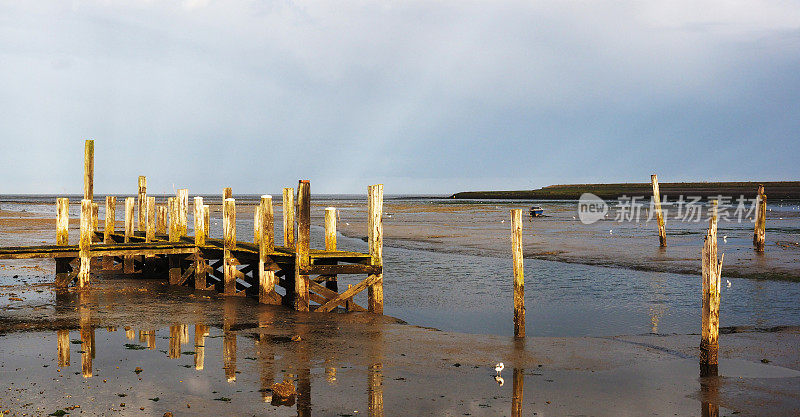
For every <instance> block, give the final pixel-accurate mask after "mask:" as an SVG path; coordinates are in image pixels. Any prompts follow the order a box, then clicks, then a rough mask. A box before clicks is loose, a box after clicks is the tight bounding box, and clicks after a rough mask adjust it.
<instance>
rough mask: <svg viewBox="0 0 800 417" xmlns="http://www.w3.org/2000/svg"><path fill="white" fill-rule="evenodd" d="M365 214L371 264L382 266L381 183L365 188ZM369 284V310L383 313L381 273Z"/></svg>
mask: <svg viewBox="0 0 800 417" xmlns="http://www.w3.org/2000/svg"><path fill="white" fill-rule="evenodd" d="M367 195H368V199H367V202H368V204H367V215H368V216H369V221H368V227H369V233H368V237H369V239H368V243H369V254H370V258H371V262H370V263H371V264H372V266H381V267H382V266H383V184H375V185H371V186H369V188H368V189H367ZM375 276H377V278H376V279H375V281H374V282H373V283H372V284H371V285H370V286H369V291H368V297H367V298H368V300H369V303H368V304H369V311H371V312H373V313H376V314H383V273H380V274H376V275H375Z"/></svg>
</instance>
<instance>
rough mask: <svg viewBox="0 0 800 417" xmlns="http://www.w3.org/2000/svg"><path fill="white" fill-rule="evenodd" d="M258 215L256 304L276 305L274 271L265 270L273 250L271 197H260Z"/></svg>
mask: <svg viewBox="0 0 800 417" xmlns="http://www.w3.org/2000/svg"><path fill="white" fill-rule="evenodd" d="M257 212H258V214H259V220H258V222H259V229H260V230H259V232H258V235H259V241H258V302H259V303H262V304H278V303H279V302H280V299H279V298H278V297H277V295H278V294H277V293H275V283H276V282H277V279H276V277H275V271H273V270H271V269H270V270H266V269H265V268H266V266H267V262H270V259H269V254H270V253H272V252H273V251H274V250H275V226H274V222H275V220H274V213H273V209H272V196H271V195H262V196H261V203H260V205H259V208H258V210H257Z"/></svg>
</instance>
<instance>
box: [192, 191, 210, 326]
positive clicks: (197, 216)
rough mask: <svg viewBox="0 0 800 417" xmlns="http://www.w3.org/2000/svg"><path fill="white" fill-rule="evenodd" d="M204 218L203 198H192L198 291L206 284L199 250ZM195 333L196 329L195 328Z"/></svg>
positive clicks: (204, 287) (204, 230) (204, 229)
mask: <svg viewBox="0 0 800 417" xmlns="http://www.w3.org/2000/svg"><path fill="white" fill-rule="evenodd" d="M205 220H206V217H205V216H204V215H203V197H195V198H194V244H195V245H197V254H196V256H197V258H196V262H195V268H197V269H196V270H195V272H194V288H195V289H198V290H205V289H208V288H207V284H206V275H207V271H206V260H205V258H204V257H203V252H202V250H201V249H200V248H201V247H202V246H205V244H206V226H205ZM195 331H197V328H195Z"/></svg>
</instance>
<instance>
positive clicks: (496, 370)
mask: <svg viewBox="0 0 800 417" xmlns="http://www.w3.org/2000/svg"><path fill="white" fill-rule="evenodd" d="M503 368H505V365H503V362H500V363H498V364H497V365H495V366H494V370H495V372H497V376H500V372H503Z"/></svg>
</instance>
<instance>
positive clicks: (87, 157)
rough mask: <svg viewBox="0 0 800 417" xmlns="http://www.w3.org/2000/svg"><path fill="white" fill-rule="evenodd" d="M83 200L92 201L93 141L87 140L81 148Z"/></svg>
mask: <svg viewBox="0 0 800 417" xmlns="http://www.w3.org/2000/svg"><path fill="white" fill-rule="evenodd" d="M83 198H84V199H85V200H89V201H92V200H94V141H93V140H87V141H86V142H85V143H84V147H83Z"/></svg>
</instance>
